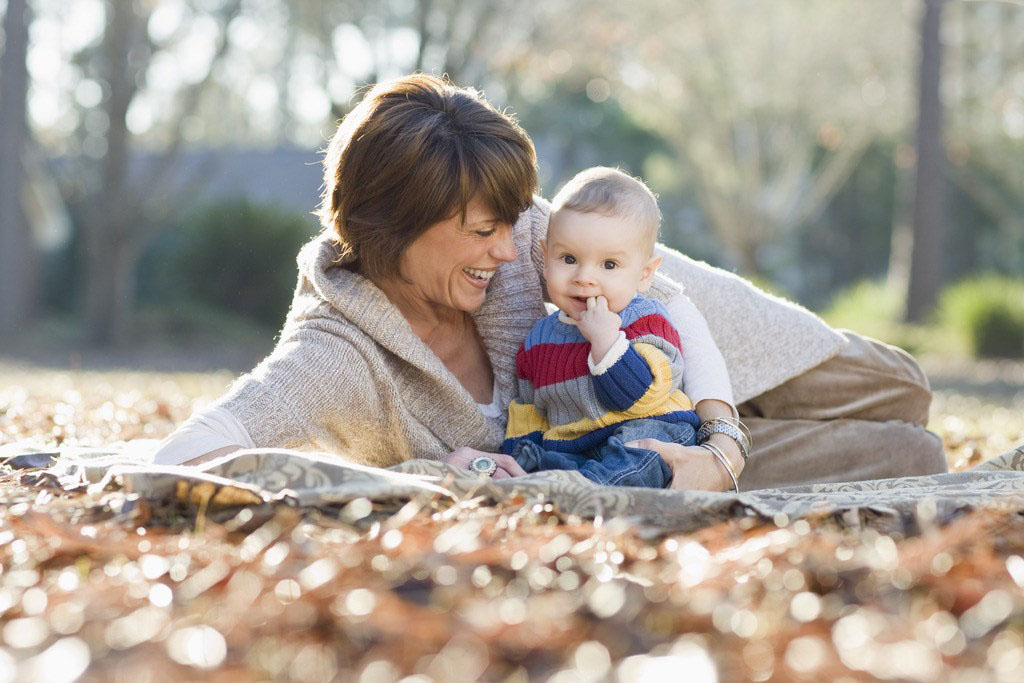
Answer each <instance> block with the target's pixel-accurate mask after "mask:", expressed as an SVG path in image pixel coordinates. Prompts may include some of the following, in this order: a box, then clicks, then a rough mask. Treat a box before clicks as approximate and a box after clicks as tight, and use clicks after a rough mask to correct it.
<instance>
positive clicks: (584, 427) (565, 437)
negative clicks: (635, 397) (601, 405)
mask: <svg viewBox="0 0 1024 683" xmlns="http://www.w3.org/2000/svg"><path fill="white" fill-rule="evenodd" d="M645 396H646V394H645ZM633 405H634V407H635V406H636V404H633ZM679 410H693V403H692V402H691V401H690V399H689V397H688V396H687V395H686V394H684V393H683V392H682V391H680V390H679V389H676V390H675V391H673V392H672V393H671V394H669V396H668V398H667V399H665V400H664V401H663V402H662V404H661V405H660V406H658V407H657V408H654V409H652V410H647V411H644V412H643V413H642V414H637V413H635V412H634V410H633V408H632V407H631V408H630V409H628V410H618V411H610V412H607V413H605V414H604V415H601V416H600V417H598V418H597V419H596V420H591V419H590V418H583V419H582V420H576V421H575V422H570V423H569V424H565V425H559V426H557V427H552V428H551V429H549V430H547V431H546V432H544V438H545V439H552V440H557V441H573V440H575V439H578V438H580V437H581V436H586V435H587V434H589V433H590V432H593V431H595V430H597V429H601V428H602V427H608V426H611V425H614V424H618V423H620V422H625V421H626V420H635V419H637V418H642V417H658V416H660V415H667V414H668V413H674V412H676V411H679ZM509 424H511V420H509Z"/></svg>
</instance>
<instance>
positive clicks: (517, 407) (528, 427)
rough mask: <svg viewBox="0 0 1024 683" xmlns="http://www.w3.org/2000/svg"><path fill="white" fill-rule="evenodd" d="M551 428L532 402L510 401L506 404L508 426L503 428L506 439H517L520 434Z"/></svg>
mask: <svg viewBox="0 0 1024 683" xmlns="http://www.w3.org/2000/svg"><path fill="white" fill-rule="evenodd" d="M550 428H551V425H550V424H548V421H547V420H546V419H545V418H544V416H543V415H541V414H540V413H539V412H537V409H536V408H535V407H534V405H533V404H532V403H517V402H515V401H512V402H511V403H509V404H508V427H507V428H506V430H505V438H506V439H518V438H519V437H521V436H526V435H527V434H532V433H533V432H546V431H548V430H549V429H550Z"/></svg>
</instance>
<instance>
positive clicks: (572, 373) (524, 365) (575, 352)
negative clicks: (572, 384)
mask: <svg viewBox="0 0 1024 683" xmlns="http://www.w3.org/2000/svg"><path fill="white" fill-rule="evenodd" d="M588 355H590V343H589V342H577V343H575V344H537V345H535V346H533V347H531V348H530V349H529V350H525V349H523V348H520V349H519V353H517V354H516V376H517V377H519V379H528V380H530V381H531V382H533V386H534V387H536V388H538V389H539V388H541V387H544V386H547V385H549V384H558V383H559V382H565V381H567V380H570V379H576V378H577V377H583V376H584V375H589V374H590V368H589V367H588V366H587V356H588Z"/></svg>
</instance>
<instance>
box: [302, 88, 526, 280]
mask: <svg viewBox="0 0 1024 683" xmlns="http://www.w3.org/2000/svg"><path fill="white" fill-rule="evenodd" d="M536 187H537V156H536V153H535V151H534V148H533V142H531V140H530V138H529V136H528V135H527V134H526V132H525V131H524V130H523V129H522V128H521V127H520V126H519V124H518V123H517V122H516V120H515V118H514V117H513V116H512V115H510V114H506V113H504V112H501V111H498V110H497V109H495V108H494V107H493V106H492V105H491V104H490V103H489V102H487V100H485V99H483V97H482V95H481V94H480V93H478V92H477V91H475V90H473V89H469V88H459V87H456V86H455V85H453V84H452V83H451V82H450V81H448V80H447V79H446V78H438V77H436V76H432V75H428V74H421V73H417V74H412V75H409V76H403V77H401V78H396V79H394V80H391V81H387V82H382V83H378V84H377V85H375V86H374V87H373V88H371V89H370V90H369V92H367V94H366V96H365V97H364V98H363V99H362V101H360V103H359V104H358V105H356V107H355V108H354V109H353V110H352V111H351V112H349V114H348V115H347V116H345V118H344V119H343V120H342V121H341V124H340V125H339V126H338V130H337V132H336V133H335V135H334V137H333V138H332V139H331V142H330V144H329V146H328V148H327V153H326V155H325V157H324V190H323V195H322V201H321V203H320V206H319V208H318V210H317V214H318V216H319V218H320V224H321V225H322V226H323V228H324V229H325V230H327V231H330V232H332V233H333V234H334V236H335V238H336V239H337V240H338V242H339V244H340V258H345V257H349V256H353V257H355V258H356V259H357V260H358V263H359V269H360V272H362V273H363V274H364V275H366V276H367V277H369V278H370V279H371V280H373V279H378V278H380V279H390V278H392V277H401V275H400V273H399V265H400V262H401V258H402V255H403V254H404V253H405V250H406V249H408V247H409V245H410V244H412V242H414V241H415V240H416V238H417V237H419V236H420V235H421V234H423V232H424V231H426V229H427V228H429V227H430V226H432V225H434V224H436V223H439V222H441V221H444V220H447V219H449V218H451V217H453V216H454V215H456V214H457V213H460V212H461V214H462V217H463V219H465V215H466V206H467V205H468V204H469V202H470V201H471V200H472V199H473V198H474V197H475V196H479V197H480V199H481V200H482V201H483V202H484V204H485V205H486V206H487V207H488V208H489V209H490V210H491V211H493V212H494V214H495V218H497V219H499V220H501V221H503V222H506V223H509V224H513V223H515V222H516V220H517V219H518V217H519V215H520V214H521V213H522V212H523V211H525V210H526V208H527V207H528V206H529V205H530V202H531V201H532V197H533V193H534V191H535V189H536Z"/></svg>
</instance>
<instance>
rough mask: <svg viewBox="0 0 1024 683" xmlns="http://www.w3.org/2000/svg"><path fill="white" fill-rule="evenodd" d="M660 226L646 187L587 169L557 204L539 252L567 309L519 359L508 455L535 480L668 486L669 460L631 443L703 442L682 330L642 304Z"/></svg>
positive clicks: (657, 308)
mask: <svg viewBox="0 0 1024 683" xmlns="http://www.w3.org/2000/svg"><path fill="white" fill-rule="evenodd" d="M660 222H661V213H660V211H659V210H658V203H657V200H656V199H655V197H654V195H653V194H652V193H651V191H650V190H649V189H648V188H647V186H646V185H644V183H643V182H642V181H640V180H638V179H636V178H632V177H630V176H629V175H626V174H625V173H623V172H622V171H619V170H617V169H612V168H605V167H596V168H590V169H587V170H585V171H582V172H581V173H579V174H578V175H577V176H576V177H575V178H573V179H572V180H571V181H569V183H568V184H567V185H566V186H565V187H564V188H562V190H561V191H560V192H559V193H558V195H556V196H555V199H554V201H553V202H552V209H551V218H550V222H549V226H548V234H547V239H546V240H545V242H544V243H542V248H543V250H544V275H545V278H546V280H547V289H548V294H549V295H550V297H551V301H552V302H553V303H554V304H555V305H556V306H558V308H559V310H558V311H556V312H555V313H552V314H551V315H549V316H547V317H546V318H543V319H542V320H540V321H538V322H537V323H536V324H535V325H534V326H533V329H532V330H531V331H530V333H529V335H528V336H527V337H526V341H525V342H523V345H522V346H521V347H520V349H519V352H518V354H517V355H516V371H517V379H518V382H517V384H518V396H517V397H516V398H517V400H514V401H513V402H512V403H511V405H509V415H508V430H507V433H506V438H505V442H504V444H503V445H502V451H503V452H505V453H507V454H509V455H512V456H514V457H515V459H516V461H517V462H518V463H519V464H520V465H521V466H522V467H523V469H525V470H526V471H527V472H533V471H537V470H547V469H560V470H578V471H579V472H580V473H581V474H582V475H583V476H585V477H587V478H588V479H590V480H591V481H594V482H597V483H599V484H610V485H619V486H649V487H657V488H662V487H665V486H668V484H669V483H670V481H671V479H672V470H671V469H670V468H669V467H668V465H667V464H666V463H665V461H664V460H663V459H662V458H661V456H660V455H658V453H656V452H654V451H652V450H646V449H642V448H630V447H627V446H626V445H625V444H626V443H629V442H631V441H634V440H638V439H643V438H654V439H658V440H660V441H670V442H675V443H678V444H681V445H684V446H692V445H694V444H695V443H696V431H695V430H696V428H697V427H699V426H700V418H699V417H698V416H697V413H696V412H694V410H693V404H692V403H691V401H690V399H689V398H687V396H686V394H684V393H683V391H682V390H681V383H682V370H683V354H682V346H681V343H680V336H679V332H678V331H677V330H676V328H675V327H673V325H672V322H671V321H670V320H669V317H668V313H667V312H666V310H665V308H664V306H663V305H662V304H661V303H659V302H657V301H655V300H653V299H648V298H646V297H644V296H642V295H641V294H639V293H640V292H644V291H646V290H647V289H648V288H649V287H650V285H651V281H652V279H653V278H654V273H655V271H656V270H657V268H658V265H659V264H660V263H661V258H660V257H657V256H655V254H654V244H655V242H656V240H657V237H658V227H659V224H660ZM725 381H726V383H727V381H728V380H727V378H726V380H725Z"/></svg>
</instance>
